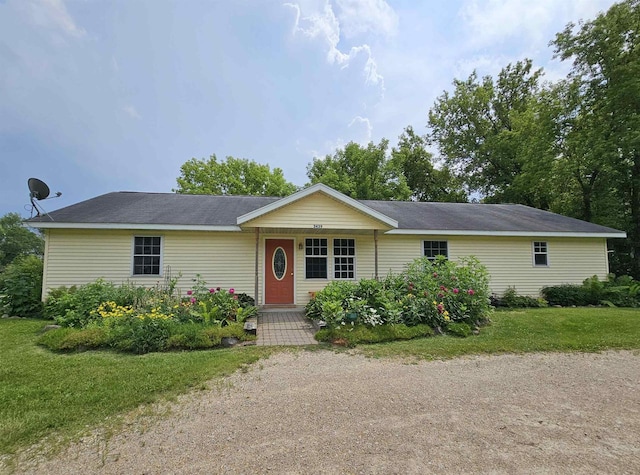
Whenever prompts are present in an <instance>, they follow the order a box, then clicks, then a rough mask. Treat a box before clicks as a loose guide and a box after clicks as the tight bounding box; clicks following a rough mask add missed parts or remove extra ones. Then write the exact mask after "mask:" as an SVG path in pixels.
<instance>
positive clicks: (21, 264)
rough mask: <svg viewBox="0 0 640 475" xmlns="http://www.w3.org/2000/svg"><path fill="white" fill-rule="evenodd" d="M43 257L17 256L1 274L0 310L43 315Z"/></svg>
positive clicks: (11, 313)
mask: <svg viewBox="0 0 640 475" xmlns="http://www.w3.org/2000/svg"><path fill="white" fill-rule="evenodd" d="M41 296H42V259H40V258H39V257H37V256H33V255H27V256H22V257H18V258H16V259H15V260H14V261H13V262H11V264H9V265H8V266H7V267H5V269H4V272H2V274H0V312H4V313H7V314H9V315H12V316H14V315H15V316H18V317H41V316H42V300H41Z"/></svg>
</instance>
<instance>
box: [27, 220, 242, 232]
mask: <svg viewBox="0 0 640 475" xmlns="http://www.w3.org/2000/svg"><path fill="white" fill-rule="evenodd" d="M24 224H25V226H30V227H32V228H40V229H148V230H153V231H227V232H238V231H242V229H240V227H239V226H208V225H201V224H136V223H60V222H57V221H51V222H44V221H39V222H36V223H31V222H26V223H24Z"/></svg>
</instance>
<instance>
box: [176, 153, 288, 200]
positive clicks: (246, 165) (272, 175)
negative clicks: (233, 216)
mask: <svg viewBox="0 0 640 475" xmlns="http://www.w3.org/2000/svg"><path fill="white" fill-rule="evenodd" d="M177 182H178V188H177V189H174V190H173V191H175V192H176V193H185V194H210V195H258V196H287V195H290V194H291V193H294V192H296V191H297V189H298V188H297V187H296V186H295V185H294V184H293V183H289V182H288V181H286V180H285V179H284V175H283V173H282V170H281V169H280V168H274V169H273V171H272V170H271V169H270V168H269V165H262V164H259V163H256V162H255V161H253V160H248V159H246V158H234V157H227V158H226V159H225V160H223V161H220V162H219V161H218V159H217V158H216V156H215V155H211V156H210V157H209V160H206V161H205V160H204V159H200V160H198V159H195V158H192V159H191V160H189V161H187V162H185V163H184V164H183V165H182V166H181V167H180V177H178V178H177Z"/></svg>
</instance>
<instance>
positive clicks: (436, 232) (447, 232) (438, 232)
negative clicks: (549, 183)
mask: <svg viewBox="0 0 640 475" xmlns="http://www.w3.org/2000/svg"><path fill="white" fill-rule="evenodd" d="M385 234H404V235H430V236H503V237H578V238H589V237H592V238H626V237H627V233H625V232H622V231H620V232H602V233H598V232H577V231H477V230H459V229H456V230H452V229H392V230H390V231H387V232H386V233H385Z"/></svg>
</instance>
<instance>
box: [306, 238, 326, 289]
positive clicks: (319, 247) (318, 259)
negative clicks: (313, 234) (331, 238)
mask: <svg viewBox="0 0 640 475" xmlns="http://www.w3.org/2000/svg"><path fill="white" fill-rule="evenodd" d="M328 254H329V247H328V244H327V239H326V238H307V239H305V240H304V255H305V262H304V266H305V277H306V278H307V279H326V278H327V256H328Z"/></svg>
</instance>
